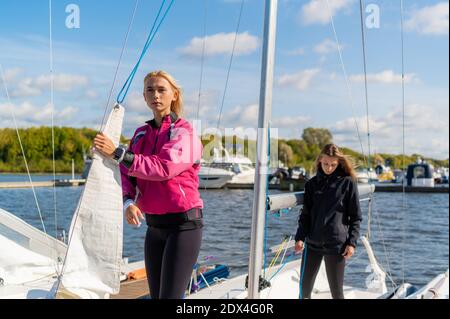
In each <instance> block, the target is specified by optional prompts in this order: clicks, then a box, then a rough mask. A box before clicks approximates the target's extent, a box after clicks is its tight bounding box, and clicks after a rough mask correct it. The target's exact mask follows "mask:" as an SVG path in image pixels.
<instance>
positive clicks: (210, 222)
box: [0, 175, 449, 287]
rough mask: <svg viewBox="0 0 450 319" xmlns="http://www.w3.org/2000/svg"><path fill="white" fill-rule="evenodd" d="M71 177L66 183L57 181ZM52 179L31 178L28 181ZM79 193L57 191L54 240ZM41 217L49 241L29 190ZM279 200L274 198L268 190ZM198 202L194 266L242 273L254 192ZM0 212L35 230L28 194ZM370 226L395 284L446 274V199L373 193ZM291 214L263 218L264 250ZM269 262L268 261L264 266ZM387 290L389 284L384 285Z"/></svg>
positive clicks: (140, 241) (43, 193)
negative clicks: (200, 213) (212, 262)
mask: <svg viewBox="0 0 450 319" xmlns="http://www.w3.org/2000/svg"><path fill="white" fill-rule="evenodd" d="M58 178H70V176H58ZM51 179H52V176H48V175H33V180H34V181H46V180H51ZM26 180H27V177H26V176H24V175H0V182H5V181H26ZM82 190H83V187H73V188H72V187H70V188H57V190H56V202H57V223H58V233H61V231H62V230H63V229H64V230H65V231H66V232H68V228H69V225H70V221H71V218H72V214H73V212H74V210H75V208H76V205H77V203H78V200H79V198H80V195H81V192H82ZM36 192H37V198H38V203H39V207H40V210H41V211H42V214H43V216H44V221H45V226H46V229H47V231H48V233H49V234H51V235H53V236H54V235H55V233H56V231H55V217H54V208H53V207H54V206H53V205H54V203H53V189H52V188H39V189H36ZM271 193H278V191H271ZM201 195H202V198H203V201H204V203H205V209H204V215H205V228H204V237H203V244H202V249H201V253H200V261H201V260H204V259H208V258H211V257H216V258H220V260H222V261H223V263H226V264H227V265H228V266H229V267H230V270H231V276H236V275H239V274H243V273H245V272H247V265H248V256H249V246H250V233H251V218H252V216H251V215H252V213H251V209H252V201H253V190H202V191H201ZM0 207H1V208H2V209H4V210H7V211H9V212H11V213H14V214H15V215H17V216H18V217H20V218H22V219H23V220H25V221H26V222H28V223H30V224H31V225H33V226H35V227H37V228H39V229H41V230H42V226H41V222H40V219H39V214H38V210H37V206H36V204H35V201H34V197H33V193H32V191H31V189H3V190H0ZM367 207H368V206H367V203H363V204H362V208H363V216H364V221H363V224H362V229H361V234H365V233H366V232H367V220H368V219H367V211H368V209H367ZM372 207H373V209H372V211H373V217H372V223H371V244H372V247H373V249H374V252H375V255H376V256H377V259H378V261H379V262H380V264H381V265H382V267H383V268H384V269H385V270H386V271H388V273H389V274H390V275H391V277H392V280H393V281H395V282H396V283H399V282H401V281H402V280H405V281H406V282H409V283H412V284H415V285H418V286H421V285H424V284H425V283H427V282H428V281H430V280H431V279H432V278H434V277H435V276H436V275H438V274H439V273H441V272H444V271H446V270H447V269H448V267H449V266H448V265H449V256H448V252H449V196H448V194H419V193H408V194H405V195H403V194H401V193H375V195H374V201H373V206H372ZM297 217H298V208H295V209H292V210H291V211H290V212H289V213H283V214H282V216H278V215H269V216H268V217H267V232H266V233H267V239H266V241H267V246H266V247H268V248H270V247H272V246H275V245H278V244H280V243H281V242H282V241H283V239H284V238H285V237H286V236H291V235H294V234H295V231H296V223H297ZM145 231H146V227H144V226H142V227H141V228H139V229H135V228H132V227H129V226H127V225H126V226H124V253H123V255H124V257H128V258H129V260H130V261H139V260H142V259H143V249H144V248H143V247H144V237H145ZM271 257H272V256H271V255H269V256H268V257H267V264H269V263H270V260H271ZM367 265H368V259H367V254H366V253H365V250H364V248H363V247H362V245H360V246H359V247H358V249H357V252H356V254H355V258H353V259H352V260H351V261H350V263H349V265H348V267H347V268H346V277H345V283H346V284H349V285H353V286H358V287H364V286H365V280H366V278H367V276H368V273H366V272H365V270H366V266H367ZM388 285H389V282H388Z"/></svg>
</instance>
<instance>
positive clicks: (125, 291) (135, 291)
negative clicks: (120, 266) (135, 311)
mask: <svg viewBox="0 0 450 319" xmlns="http://www.w3.org/2000/svg"><path fill="white" fill-rule="evenodd" d="M149 295H150V291H149V289H148V283H147V279H146V278H145V279H139V280H128V281H125V282H123V283H122V284H121V285H120V292H119V294H118V295H114V296H111V299H141V298H145V297H147V296H149Z"/></svg>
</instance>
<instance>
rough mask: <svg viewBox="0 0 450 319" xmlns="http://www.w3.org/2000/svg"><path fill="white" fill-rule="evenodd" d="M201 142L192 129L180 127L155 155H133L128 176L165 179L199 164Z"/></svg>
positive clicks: (157, 179)
mask: <svg viewBox="0 0 450 319" xmlns="http://www.w3.org/2000/svg"><path fill="white" fill-rule="evenodd" d="M201 157H202V144H201V142H200V139H199V138H198V137H197V134H195V132H194V130H192V129H190V128H189V129H188V128H184V127H180V128H175V129H173V131H172V137H171V139H170V141H168V142H167V143H166V144H164V146H163V147H162V149H161V151H160V152H159V154H157V155H152V156H144V155H141V154H137V155H135V158H134V162H133V165H132V166H131V167H130V169H129V171H128V175H129V176H133V177H137V178H140V179H144V180H149V181H166V180H169V179H172V178H173V177H175V176H178V175H180V174H181V173H183V172H184V171H187V170H188V169H190V168H191V167H192V166H193V165H195V164H200V160H201Z"/></svg>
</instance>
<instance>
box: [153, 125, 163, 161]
mask: <svg viewBox="0 0 450 319" xmlns="http://www.w3.org/2000/svg"><path fill="white" fill-rule="evenodd" d="M160 132H161V127H159V128H158V132H157V133H156V140H155V145H153V151H152V155H155V152H156V146H157V145H158V139H159V133H160Z"/></svg>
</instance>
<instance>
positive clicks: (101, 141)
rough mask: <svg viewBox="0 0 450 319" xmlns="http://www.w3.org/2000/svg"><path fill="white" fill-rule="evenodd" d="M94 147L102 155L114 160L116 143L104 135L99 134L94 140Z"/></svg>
mask: <svg viewBox="0 0 450 319" xmlns="http://www.w3.org/2000/svg"><path fill="white" fill-rule="evenodd" d="M94 147H95V149H96V150H97V151H99V152H100V153H101V154H102V155H104V156H106V157H109V158H113V154H114V151H115V150H116V146H115V145H114V143H113V142H112V141H111V140H110V139H109V138H108V137H107V136H106V135H105V134H103V133H98V134H97V136H96V137H95V139H94Z"/></svg>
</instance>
